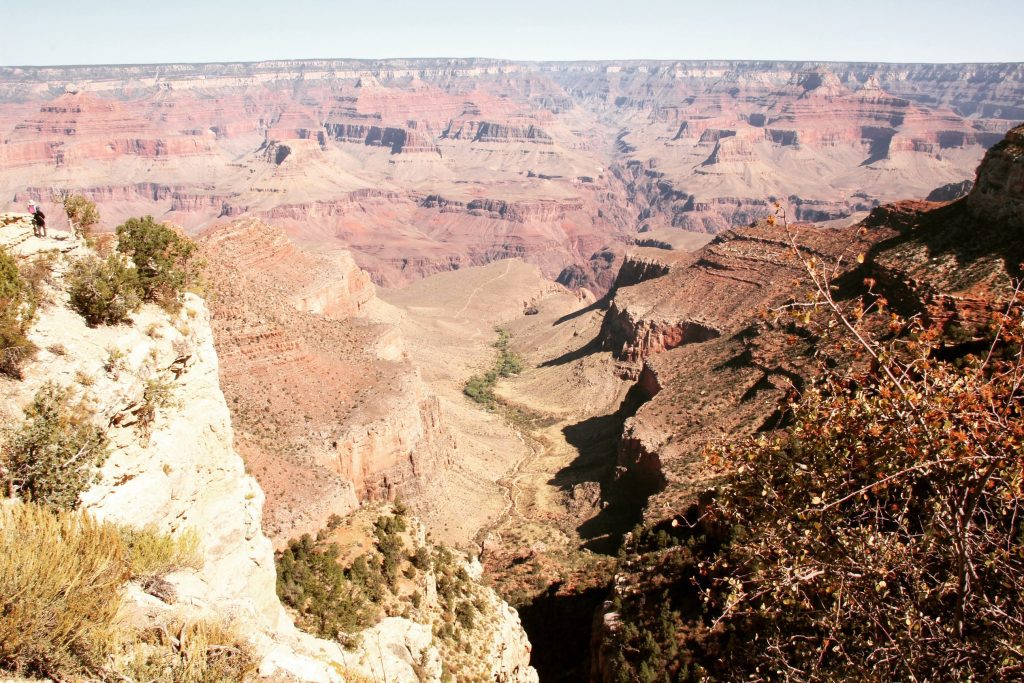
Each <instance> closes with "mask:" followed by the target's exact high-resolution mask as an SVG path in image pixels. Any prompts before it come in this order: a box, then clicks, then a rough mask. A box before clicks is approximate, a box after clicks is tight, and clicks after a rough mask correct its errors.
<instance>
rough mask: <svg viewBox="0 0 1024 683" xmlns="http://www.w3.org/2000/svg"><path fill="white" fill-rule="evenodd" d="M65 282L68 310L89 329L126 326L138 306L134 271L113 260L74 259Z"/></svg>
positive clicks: (139, 301)
mask: <svg viewBox="0 0 1024 683" xmlns="http://www.w3.org/2000/svg"><path fill="white" fill-rule="evenodd" d="M67 281H68V293H69V294H70V297H71V306H72V307H73V308H74V309H75V310H76V311H78V312H79V313H81V314H82V316H83V317H85V321H86V323H88V324H89V325H90V326H96V325H116V324H118V323H123V322H127V321H128V320H129V317H128V316H129V315H130V314H131V313H132V312H133V311H135V310H137V309H138V308H139V305H140V304H141V303H142V302H141V299H140V296H139V291H140V290H139V284H138V279H137V277H136V274H135V271H134V270H132V269H131V268H129V267H128V266H126V265H125V264H124V262H123V261H122V260H121V259H120V258H118V257H117V256H110V257H108V258H107V259H106V260H102V259H99V258H96V257H95V256H87V257H84V258H81V259H78V260H77V261H75V263H74V264H72V266H71V271H70V272H69V273H68V277H67Z"/></svg>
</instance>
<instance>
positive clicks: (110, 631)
mask: <svg viewBox="0 0 1024 683" xmlns="http://www.w3.org/2000/svg"><path fill="white" fill-rule="evenodd" d="M126 578H127V574H126V565H125V562H124V558H123V555H122V547H121V543H120V538H119V536H118V533H117V530H116V529H115V528H114V527H113V526H111V525H107V524H100V523H98V522H95V521H93V520H92V519H90V518H89V517H88V516H86V515H85V514H83V513H76V512H66V511H63V512H61V511H58V512H54V511H51V510H48V509H45V508H42V507H39V506H36V505H31V504H15V505H0V669H5V670H8V671H13V672H14V673H16V674H21V675H34V676H40V677H49V678H52V679H55V680H68V679H69V678H71V677H79V676H81V677H88V678H90V679H93V678H96V676H95V675H89V676H83V674H96V673H97V672H98V670H99V668H100V667H101V666H102V665H103V663H104V661H105V660H106V658H107V656H108V655H109V654H110V653H111V652H112V651H113V649H114V647H115V645H116V643H117V641H118V636H117V628H116V617H117V612H118V608H119V607H120V603H121V594H120V590H121V586H122V584H123V583H124V582H125V580H126Z"/></svg>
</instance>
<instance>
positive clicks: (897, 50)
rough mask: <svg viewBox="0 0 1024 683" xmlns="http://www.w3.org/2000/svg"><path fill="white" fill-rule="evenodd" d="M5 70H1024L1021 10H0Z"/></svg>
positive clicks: (494, 5)
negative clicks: (351, 61)
mask: <svg viewBox="0 0 1024 683" xmlns="http://www.w3.org/2000/svg"><path fill="white" fill-rule="evenodd" d="M0 18H2V19H3V23H4V25H5V28H4V30H3V31H2V39H0V65H6V66H10V65H28V64H103V63H108V64H109V63H148V62H206V61H253V60H262V59H288V58H305V57H339V58H340V57H357V58H387V57H496V58H508V59H525V60H546V59H553V60H554V59H560V60H561V59H612V60H614V59H644V58H646V59H794V60H833V61H889V62H898V61H914V62H965V61H969V62H980V61H1024V37H1022V34H1021V28H1022V27H1024V0H973V1H972V2H964V1H963V0H857V1H846V0H844V1H842V2H830V1H829V0H817V1H812V0H763V1H760V2H752V1H747V0H710V1H707V0H705V1H702V2H696V1H693V0H674V1H673V0H650V1H647V2H644V1H642V0H638V1H634V2H625V1H623V0H614V1H613V0H590V1H589V2H584V1H582V0H475V1H474V2H462V1H459V2H456V1H455V0H359V1H358V2H352V1H350V0H342V1H336V2H325V1H322V0H320V1H318V0H275V1H274V2H263V1H261V0H205V1H200V0H178V1H174V0H171V1H167V2H159V3H158V2H154V1H153V0H132V1H130V2H129V1H127V0H104V1H101V2H90V1H89V0H33V1H29V0H0Z"/></svg>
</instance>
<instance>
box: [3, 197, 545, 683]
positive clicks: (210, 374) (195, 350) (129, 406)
mask: <svg viewBox="0 0 1024 683" xmlns="http://www.w3.org/2000/svg"><path fill="white" fill-rule="evenodd" d="M11 218H12V221H8V220H4V221H3V225H2V227H0V245H2V246H3V247H4V248H6V249H9V250H11V251H12V252H13V253H14V254H15V255H16V256H18V257H19V258H35V257H36V256H37V255H38V254H40V253H41V252H49V253H56V256H55V260H54V261H53V271H52V273H51V278H52V284H50V285H47V289H46V295H47V297H46V299H47V300H46V301H45V302H43V305H42V307H41V309H40V313H39V315H38V318H37V320H36V321H35V323H34V325H33V326H32V328H31V330H30V332H29V337H30V339H31V340H32V341H33V342H34V343H35V344H36V345H37V346H39V347H40V350H39V352H38V354H37V355H36V357H35V358H34V359H33V360H31V361H29V362H28V363H27V365H26V367H25V368H24V375H25V378H24V380H22V381H15V380H11V379H7V378H0V385H2V387H3V392H2V397H3V398H2V400H0V415H2V416H3V417H4V418H9V419H17V416H18V415H19V414H20V409H21V407H22V406H23V405H25V404H26V403H27V402H28V401H29V400H30V399H31V397H32V395H33V394H34V392H35V391H36V390H37V388H38V387H40V386H41V385H42V384H44V383H46V382H55V383H57V384H58V385H60V386H66V387H69V388H70V389H71V390H72V392H73V393H74V394H75V395H76V396H78V397H81V398H82V399H83V400H85V401H86V402H87V403H88V404H89V406H90V407H91V408H92V410H94V411H95V420H96V422H97V424H100V425H102V426H103V427H104V428H105V429H106V431H107V434H108V436H109V438H110V441H111V452H110V454H109V456H108V457H107V459H106V460H105V461H104V463H103V465H102V468H101V469H100V471H99V472H98V473H97V481H96V483H95V484H93V485H92V486H91V487H90V488H88V489H87V490H86V491H85V492H84V493H83V494H82V496H81V503H82V507H83V509H85V510H86V511H88V512H89V513H91V514H92V515H95V516H96V517H99V518H101V519H104V520H110V521H114V522H117V523H119V524H124V525H129V526H134V527H152V528H155V529H156V530H158V531H160V532H165V533H170V534H180V533H182V532H184V531H186V530H191V531H192V532H195V534H196V535H197V537H198V539H199V554H200V555H201V559H202V562H201V566H200V567H199V568H198V569H194V570H193V569H185V570H178V571H175V572H173V573H171V574H169V575H167V577H166V579H165V581H166V585H165V586H164V587H163V588H161V590H160V591H159V593H160V597H158V596H157V595H154V594H150V593H148V592H147V589H145V588H144V587H143V586H142V585H136V584H134V583H132V584H129V586H128V589H127V590H126V592H125V603H126V607H125V610H126V612H125V614H126V617H128V622H129V623H130V624H132V625H133V627H139V628H148V627H149V625H151V624H156V625H159V624H160V623H164V622H165V621H166V620H168V619H170V618H173V617H178V618H181V617H184V618H186V619H188V620H199V619H211V620H216V621H223V622H227V623H230V624H232V625H233V626H234V627H235V628H236V629H238V631H239V632H240V633H241V634H242V636H243V637H244V638H245V639H246V640H248V641H250V642H251V644H252V645H253V647H254V650H255V652H256V653H257V655H258V657H259V659H260V667H259V672H260V675H261V676H263V677H268V678H270V679H271V680H298V681H315V682H322V683H343V682H344V681H347V680H352V679H353V678H357V679H358V678H360V677H374V676H378V675H383V676H385V677H387V679H388V680H392V681H400V682H402V683H418V682H419V681H424V680H427V681H432V682H437V681H441V680H442V679H443V676H444V668H445V667H446V665H447V664H448V662H449V659H450V658H452V657H453V656H454V654H453V653H454V652H455V651H454V650H453V649H452V648H447V649H446V648H444V647H442V645H440V644H438V643H437V642H435V639H434V635H433V633H432V631H431V628H430V626H429V625H424V624H422V623H417V622H416V621H414V620H411V619H406V618H401V617H388V618H386V619H383V620H382V621H381V622H379V623H378V624H376V625H374V626H373V627H372V628H370V629H368V630H367V631H365V632H364V633H363V640H362V644H361V645H360V646H358V647H356V648H355V649H354V650H346V651H343V650H342V648H341V646H340V645H339V644H338V643H337V642H329V641H325V640H320V639H317V638H314V637H312V636H309V635H308V634H305V633H303V632H301V631H299V630H297V629H296V628H295V626H294V624H293V622H292V619H291V617H290V616H289V615H288V614H287V613H286V611H285V609H284V608H283V607H282V605H281V603H280V601H279V600H278V597H277V592H276V570H275V560H274V553H273V548H272V545H271V542H270V540H269V539H268V538H267V536H266V535H265V534H264V532H263V528H262V526H261V513H262V508H263V506H264V496H263V492H262V490H261V488H260V485H259V483H258V482H257V480H256V479H255V478H254V477H253V476H252V475H250V474H248V473H247V471H246V465H245V464H244V463H243V459H242V458H241V457H240V455H239V453H238V452H236V450H235V435H234V430H233V428H232V422H231V415H230V412H229V409H228V405H227V403H226V401H225V396H224V394H223V393H222V392H221V388H220V384H219V380H220V373H221V368H220V365H219V360H218V356H217V352H216V349H215V344H214V325H211V319H210V313H209V312H208V311H207V308H206V305H205V303H204V302H203V300H202V299H200V298H199V297H197V296H195V295H193V294H187V295H186V296H185V298H184V302H183V305H182V307H181V309H180V311H178V312H177V313H173V314H172V313H168V312H166V311H164V310H163V309H161V308H159V307H157V306H155V305H146V306H144V307H143V308H142V309H141V310H140V311H139V312H137V313H136V314H135V315H134V316H133V319H132V321H131V322H130V323H128V324H123V325H118V326H109V327H104V326H101V327H87V326H86V324H85V322H84V320H83V319H82V318H81V316H79V315H78V314H77V313H76V312H74V311H73V310H72V309H71V308H70V307H69V305H68V303H67V294H66V292H65V291H64V288H63V287H64V274H65V272H66V269H67V265H68V259H69V258H74V257H77V256H81V255H83V254H86V253H87V249H86V248H85V246H84V244H83V243H81V242H79V241H77V240H76V239H75V238H73V237H72V236H71V235H70V234H67V233H63V232H59V231H54V232H51V239H49V240H43V239H38V238H35V237H33V236H31V228H30V226H29V223H28V220H27V217H19V216H14V217H11ZM235 227H236V228H237V229H238V230H244V229H245V228H242V227H241V226H235ZM253 227H254V226H251V225H250V226H247V228H248V229H250V230H252V229H253ZM263 227H265V226H263ZM257 232H258V228H257ZM232 234H233V235H234V236H238V234H239V233H237V232H236V233H232ZM249 236H250V237H253V238H255V237H257V235H255V234H252V233H250V234H249ZM267 237H268V239H270V240H271V241H273V240H274V239H276V234H275V233H273V232H272V231H271V234H269V235H268V236H267ZM251 246H252V245H251V243H250V244H248V245H246V244H243V245H241V248H242V249H243V250H244V249H245V248H247V247H251ZM55 247H56V249H55ZM256 251H257V253H256V254H253V258H257V259H259V258H262V257H268V258H271V260H273V257H274V253H273V252H270V253H267V252H265V251H262V250H256ZM277 255H278V256H280V254H277ZM278 265H280V266H281V267H283V268H286V269H287V268H290V267H293V266H294V265H295V263H294V262H284V263H281V262H279V263H278ZM348 265H351V264H350V263H349V264H348ZM272 270H273V266H272V265H267V264H266V263H265V264H264V272H268V271H272ZM352 271H353V272H351V273H349V274H350V275H351V276H352V283H354V284H352V288H351V289H352V291H353V293H354V295H353V296H352V297H351V301H350V303H353V305H356V304H358V307H361V308H365V307H367V306H370V305H371V304H372V303H373V301H374V300H373V297H372V285H370V286H369V287H370V289H369V290H368V291H369V296H360V294H359V293H360V292H362V291H364V289H363V287H362V286H361V285H363V286H365V285H366V283H367V282H368V281H367V280H366V279H365V275H364V274H361V273H359V272H358V270H356V269H354V268H352ZM321 274H322V273H321ZM330 274H331V275H333V274H335V273H330ZM305 275H307V276H310V275H311V276H313V278H314V279H315V276H316V273H308V272H307V273H305ZM295 284H296V285H297V286H296V287H295V288H294V289H293V290H291V291H289V292H288V294H290V295H292V296H294V299H293V300H292V301H293V302H294V303H300V304H301V302H303V301H308V295H309V293H310V292H311V291H313V290H315V289H316V288H315V287H314V286H313V283H312V282H311V280H310V279H306V280H304V281H302V282H298V281H296V282H295ZM303 284H304V285H306V286H301V285H303ZM376 304H377V305H379V306H380V307H382V308H383V304H380V302H376ZM327 309H328V310H335V311H337V310H338V309H332V308H331V307H329V306H328V307H327ZM310 315H311V314H310ZM154 383H158V384H160V385H161V386H162V387H164V389H165V391H163V392H161V395H162V396H163V398H162V399H161V400H160V402H159V403H158V404H154V405H152V406H149V407H150V408H152V409H153V410H151V411H150V410H144V408H146V406H147V402H149V401H152V400H153V399H152V395H151V394H149V393H147V388H148V387H150V386H152V385H153V384H154ZM143 415H147V416H149V417H142V416H143ZM433 427H435V428H436V429H438V430H439V429H440V428H439V426H438V425H433ZM419 543H420V544H423V543H426V539H425V533H424V531H423V529H422V527H420V529H419ZM455 561H456V562H463V561H462V560H455ZM463 564H464V569H465V571H466V572H467V573H466V576H467V579H466V586H465V590H467V591H470V592H471V593H472V594H473V596H474V599H475V600H476V601H477V602H478V603H479V605H480V607H479V612H480V616H479V618H478V619H477V620H476V621H475V622H474V624H473V627H472V628H468V629H466V630H465V632H464V636H463V637H464V638H465V639H471V640H472V641H473V642H474V643H475V646H476V647H477V649H478V651H479V657H478V658H477V659H476V660H475V661H474V662H473V666H472V669H471V670H472V671H481V672H484V677H485V678H486V680H499V681H507V682H508V683H535V681H536V680H537V677H536V672H535V671H534V670H533V669H532V668H531V667H530V666H529V655H530V644H529V642H528V641H527V639H526V635H525V632H524V631H523V629H522V626H521V625H520V622H519V619H518V616H517V615H516V614H515V612H514V611H513V610H512V609H511V608H510V607H509V606H508V605H507V604H506V603H504V602H503V601H501V600H500V599H499V598H498V597H497V595H496V594H495V593H494V592H493V591H492V590H491V589H489V588H485V587H484V586H483V585H482V584H480V583H479V579H480V576H479V571H478V565H474V564H472V563H469V562H463ZM437 600H438V596H437V591H436V589H435V590H434V591H433V592H430V591H428V594H427V595H425V597H424V600H423V604H422V609H423V611H425V612H430V611H437V610H438V609H440V608H439V607H437ZM385 653H386V654H385ZM423 663H426V664H427V666H426V667H423V666H421V665H422V664H423ZM455 670H459V669H458V668H457V667H455ZM466 670H467V671H468V670H470V668H467V669H466Z"/></svg>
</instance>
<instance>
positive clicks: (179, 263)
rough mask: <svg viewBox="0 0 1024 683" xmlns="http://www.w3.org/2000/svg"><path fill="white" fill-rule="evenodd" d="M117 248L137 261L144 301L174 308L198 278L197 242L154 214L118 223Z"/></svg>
mask: <svg viewBox="0 0 1024 683" xmlns="http://www.w3.org/2000/svg"><path fill="white" fill-rule="evenodd" d="M117 251H118V252H120V253H122V254H124V255H126V256H127V257H128V258H130V259H131V260H132V262H133V263H134V264H135V270H136V273H137V275H138V282H139V287H140V288H141V291H142V298H143V299H144V300H145V301H155V302H157V303H159V304H161V305H162V306H164V307H168V308H174V307H176V306H177V305H178V304H179V303H180V301H181V294H182V293H183V292H184V290H185V289H186V288H187V287H188V286H189V285H191V284H192V283H193V282H194V281H195V278H196V273H197V270H198V265H197V264H196V262H195V259H194V258H193V257H194V255H195V251H196V244H195V242H193V241H192V240H190V239H189V238H188V237H185V236H184V235H182V234H180V233H178V232H177V231H175V230H173V229H172V228H170V227H168V226H166V225H161V224H159V223H157V222H156V221H155V220H153V217H152V216H145V217H144V218H129V219H128V220H127V221H125V222H124V223H122V224H121V225H119V226H118V227H117Z"/></svg>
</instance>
